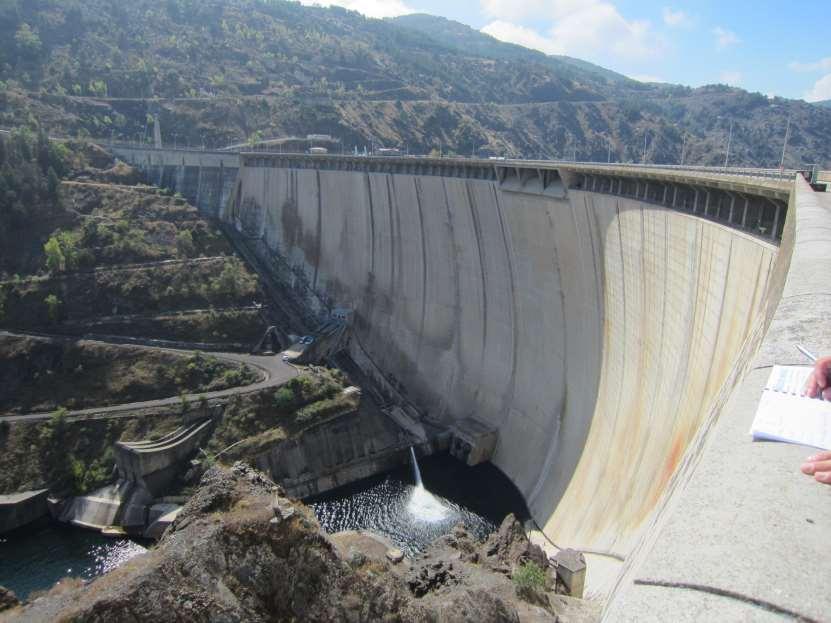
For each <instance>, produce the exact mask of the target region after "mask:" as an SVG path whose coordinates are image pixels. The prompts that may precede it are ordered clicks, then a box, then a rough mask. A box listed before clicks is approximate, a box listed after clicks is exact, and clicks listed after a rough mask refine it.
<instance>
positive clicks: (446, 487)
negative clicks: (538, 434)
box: [306, 454, 528, 555]
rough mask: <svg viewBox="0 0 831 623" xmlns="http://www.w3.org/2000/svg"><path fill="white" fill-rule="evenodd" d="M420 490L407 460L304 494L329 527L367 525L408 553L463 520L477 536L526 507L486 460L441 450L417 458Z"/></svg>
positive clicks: (520, 513) (525, 512) (524, 512)
mask: <svg viewBox="0 0 831 623" xmlns="http://www.w3.org/2000/svg"><path fill="white" fill-rule="evenodd" d="M418 463H419V467H420V468H421V477H422V480H423V482H424V488H425V489H426V491H425V490H422V489H419V488H418V487H416V485H415V478H414V476H413V472H412V469H411V468H410V467H409V466H402V467H401V468H399V469H397V470H395V471H393V472H390V473H388V474H385V475H382V476H375V477H373V478H367V479H365V480H361V481H359V482H356V483H353V484H351V485H347V486H345V487H341V488H339V489H336V490H334V491H331V492H329V493H327V494H324V495H322V496H317V497H314V498H309V499H308V500H306V503H307V504H309V505H311V507H312V508H313V509H314V511H315V514H316V515H317V518H318V521H319V522H320V525H321V527H322V528H323V529H324V530H326V531H327V532H329V533H335V532H341V531H344V530H371V531H373V532H377V533H379V534H382V535H384V536H386V537H388V538H389V539H390V540H391V541H393V542H394V543H395V544H396V546H397V547H399V548H401V550H402V551H404V552H405V553H407V554H408V555H414V554H417V553H419V552H420V551H423V550H424V549H425V548H426V547H427V546H428V545H429V544H430V543H431V542H432V541H434V540H435V539H436V538H438V537H440V536H442V535H444V534H448V533H449V532H450V531H451V530H452V529H453V526H455V525H456V524H458V523H464V524H465V526H466V527H467V528H468V530H469V531H470V532H471V533H472V534H474V535H475V536H477V537H478V538H480V539H481V538H484V537H485V536H487V535H488V534H490V533H491V532H493V531H494V530H495V529H496V528H497V527H498V526H499V524H500V523H501V521H502V520H503V519H504V518H505V516H506V515H507V514H508V513H514V514H516V515H517V516H518V517H519V518H520V519H526V518H527V517H528V510H527V508H526V506H525V503H524V502H523V500H522V496H520V494H519V491H517V490H516V488H515V487H514V485H513V484H512V483H511V482H510V481H509V480H508V478H507V477H506V476H505V475H504V474H503V473H502V472H501V471H499V470H498V469H497V468H496V467H494V466H493V465H490V464H484V465H478V466H476V467H467V466H465V465H463V464H462V463H460V462H459V461H457V460H456V459H454V458H452V457H450V456H449V455H447V454H438V455H434V456H431V457H425V458H422V459H419V462H418Z"/></svg>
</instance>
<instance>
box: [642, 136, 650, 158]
mask: <svg viewBox="0 0 831 623" xmlns="http://www.w3.org/2000/svg"><path fill="white" fill-rule="evenodd" d="M648 137H649V130H646V131H644V133H643V157H642V158H641V164H646V139H647V138H648Z"/></svg>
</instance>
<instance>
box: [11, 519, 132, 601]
mask: <svg viewBox="0 0 831 623" xmlns="http://www.w3.org/2000/svg"><path fill="white" fill-rule="evenodd" d="M144 551H145V548H144V547H142V546H141V545H139V544H137V543H134V542H133V541H130V540H128V539H112V538H108V537H105V536H102V535H101V534H100V533H98V532H93V531H91V530H81V529H79V528H71V527H68V526H62V525H55V524H51V525H49V526H47V527H45V528H42V529H38V530H33V531H30V532H26V533H22V534H14V535H11V536H0V586H5V587H6V588H8V589H11V590H13V591H14V592H15V594H16V595H17V597H18V598H19V599H26V598H27V597H28V596H29V595H30V594H31V593H32V592H34V591H43V590H48V589H50V588H51V587H52V586H53V585H54V584H55V583H56V582H57V581H58V580H61V579H63V578H65V577H75V578H81V579H84V580H91V579H92V578H95V577H97V576H99V575H102V574H104V573H107V572H108V571H112V570H113V569H115V568H116V567H118V566H119V565H120V564H122V563H124V562H126V561H128V560H129V559H130V558H132V557H133V556H137V555H138V554H141V553H142V552H144Z"/></svg>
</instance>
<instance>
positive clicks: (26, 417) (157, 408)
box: [0, 331, 300, 422]
mask: <svg viewBox="0 0 831 623" xmlns="http://www.w3.org/2000/svg"><path fill="white" fill-rule="evenodd" d="M8 337H37V338H44V337H45V338H47V339H50V340H53V341H65V342H86V343H90V344H110V345H118V346H122V347H124V348H133V349H144V350H152V351H162V352H168V353H173V354H176V355H181V356H188V355H193V354H195V353H197V352H203V351H202V350H192V349H179V348H166V347H160V346H153V345H149V344H141V345H138V344H130V345H125V344H124V342H123V341H119V340H118V339H116V338H112V339H109V338H105V337H98V336H96V337H95V338H87V337H84V338H80V339H79V338H72V337H65V336H55V335H50V336H46V335H43V334H36V333H24V332H9V331H0V339H3V338H8ZM145 342H157V341H155V340H145ZM211 355H212V356H214V357H216V358H217V359H219V360H221V361H226V362H230V363H241V364H245V365H247V366H249V367H251V368H253V369H255V370H257V371H258V372H260V380H259V381H257V382H256V383H253V384H251V385H246V386H243V387H233V388H231V389H225V390H222V391H216V392H204V393H199V394H189V395H187V396H185V399H186V400H187V401H188V402H190V403H192V404H198V403H200V402H202V401H203V399H204V400H208V401H217V400H220V401H221V400H223V399H226V398H230V397H232V396H244V395H247V394H253V393H256V392H259V391H261V390H263V389H269V388H276V387H279V386H280V385H283V384H284V383H287V382H288V381H290V380H291V379H292V378H294V377H296V376H298V375H299V374H300V371H299V369H298V368H296V367H295V366H292V365H290V364H288V363H286V362H284V361H283V360H282V357H281V356H280V355H279V354H278V355H247V354H241V353H223V352H211ZM181 404H182V397H180V396H173V397H171V398H160V399H157V400H148V401H144V402H131V403H126V404H120V405H112V406H109V407H92V408H89V409H82V410H79V411H70V412H69V413H68V419H69V420H70V421H83V420H102V419H118V418H128V417H138V416H142V415H159V414H162V413H168V411H167V407H170V406H173V405H181ZM53 413H54V412H48V413H29V414H23V415H0V422H39V421H44V420H48V419H49V418H50V417H52V414H53Z"/></svg>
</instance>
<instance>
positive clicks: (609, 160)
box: [606, 136, 612, 164]
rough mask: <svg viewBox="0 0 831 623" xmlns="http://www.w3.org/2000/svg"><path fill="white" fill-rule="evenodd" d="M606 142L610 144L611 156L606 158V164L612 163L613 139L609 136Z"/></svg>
mask: <svg viewBox="0 0 831 623" xmlns="http://www.w3.org/2000/svg"><path fill="white" fill-rule="evenodd" d="M606 141H607V143H608V144H609V155H608V156H607V157H606V164H611V163H612V137H611V136H607V137H606Z"/></svg>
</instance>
